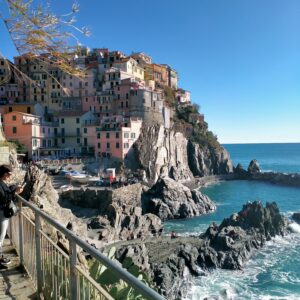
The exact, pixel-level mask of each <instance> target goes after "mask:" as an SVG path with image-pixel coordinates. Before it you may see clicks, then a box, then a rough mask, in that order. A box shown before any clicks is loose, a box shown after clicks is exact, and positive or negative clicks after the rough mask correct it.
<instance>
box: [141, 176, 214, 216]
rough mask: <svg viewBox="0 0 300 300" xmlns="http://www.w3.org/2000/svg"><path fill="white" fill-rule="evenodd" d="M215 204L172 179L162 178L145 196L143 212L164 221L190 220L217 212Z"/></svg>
mask: <svg viewBox="0 0 300 300" xmlns="http://www.w3.org/2000/svg"><path fill="white" fill-rule="evenodd" d="M215 208H216V207H215V205H214V204H213V202H212V201H211V200H210V199H209V198H208V197H207V196H205V195H203V194H202V193H200V192H199V191H195V190H192V191H191V190H190V189H189V188H187V187H186V186H184V185H182V184H180V183H178V182H176V181H175V180H173V179H171V178H167V177H166V178H160V179H159V180H158V181H157V182H156V184H155V185H154V186H153V187H152V188H151V189H149V190H148V191H147V192H145V193H144V194H143V210H144V212H146V213H153V214H155V215H157V216H159V217H160V218H161V219H162V220H169V219H178V218H189V217H194V216H199V215H202V214H205V213H208V212H211V211H213V210H215Z"/></svg>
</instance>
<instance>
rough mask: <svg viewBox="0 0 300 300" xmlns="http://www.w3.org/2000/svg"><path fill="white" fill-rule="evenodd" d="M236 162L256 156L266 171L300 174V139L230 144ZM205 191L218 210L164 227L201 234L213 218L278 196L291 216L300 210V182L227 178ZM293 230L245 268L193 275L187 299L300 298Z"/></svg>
mask: <svg viewBox="0 0 300 300" xmlns="http://www.w3.org/2000/svg"><path fill="white" fill-rule="evenodd" d="M223 146H224V147H225V148H226V149H227V150H228V151H229V153H230V156H231V159H232V160H233V163H234V165H236V164H238V163H241V164H242V166H243V167H244V168H247V167H248V165H249V162H250V161H251V160H252V159H257V160H258V162H259V164H260V167H261V169H262V170H263V171H278V172H285V173H295V172H297V173H300V144H296V143H295V144H292V143H291V144H230V145H229V144H228V145H227V144H226V145H223ZM201 191H202V192H203V193H204V194H206V195H208V196H209V197H210V198H211V199H212V200H214V201H215V203H216V205H217V210H216V211H215V212H214V213H211V214H207V215H203V216H200V217H195V218H191V219H186V220H173V221H168V222H166V223H165V228H164V229H165V231H166V232H168V231H171V230H175V231H176V232H177V233H178V234H180V235H188V234H199V233H201V232H203V231H205V230H206V228H207V227H208V225H209V224H210V223H212V222H217V223H220V222H221V221H222V220H223V219H224V218H225V217H228V216H230V215H231V214H232V213H234V212H237V211H239V210H240V209H241V208H242V205H243V204H244V203H246V202H247V201H254V200H260V201H262V203H264V204H265V202H267V201H269V202H270V201H276V203H277V204H278V206H279V208H280V210H281V212H282V213H283V214H285V215H286V216H287V217H288V218H290V217H291V215H292V213H293V212H296V211H299V212H300V187H299V188H296V187H288V186H279V185H274V184H271V183H263V182H254V181H240V180H237V181H227V182H220V183H216V184H212V185H209V186H206V187H204V188H202V189H201ZM292 226H293V228H294V233H290V234H288V235H287V236H285V237H280V236H278V237H275V238H274V239H273V240H272V241H270V242H267V244H266V245H265V246H264V247H263V248H262V249H259V250H256V252H255V253H253V255H252V257H251V259H250V260H249V261H248V262H247V263H246V264H245V266H244V268H243V270H241V271H232V270H212V271H211V272H207V274H206V276H201V277H198V278H195V279H193V282H192V285H191V288H190V289H189V292H188V293H187V295H186V297H185V299H192V300H202V299H226V300H229V299H230V300H236V299H245V300H248V299H249V300H250V299H251V300H257V299H262V300H271V299H276V300H278V299H288V300H294V299H299V300H300V225H298V224H296V223H293V225H292Z"/></svg>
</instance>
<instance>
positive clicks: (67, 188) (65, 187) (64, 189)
mask: <svg viewBox="0 0 300 300" xmlns="http://www.w3.org/2000/svg"><path fill="white" fill-rule="evenodd" d="M59 189H60V191H61V192H62V193H65V192H68V191H72V190H73V185H71V184H65V185H62V186H61V187H60V188H59Z"/></svg>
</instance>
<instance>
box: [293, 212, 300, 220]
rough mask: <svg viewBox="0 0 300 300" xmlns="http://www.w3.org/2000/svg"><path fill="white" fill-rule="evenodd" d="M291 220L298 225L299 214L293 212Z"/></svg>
mask: <svg viewBox="0 0 300 300" xmlns="http://www.w3.org/2000/svg"><path fill="white" fill-rule="evenodd" d="M292 218H293V219H294V220H295V221H296V222H298V223H300V212H295V213H293V215H292Z"/></svg>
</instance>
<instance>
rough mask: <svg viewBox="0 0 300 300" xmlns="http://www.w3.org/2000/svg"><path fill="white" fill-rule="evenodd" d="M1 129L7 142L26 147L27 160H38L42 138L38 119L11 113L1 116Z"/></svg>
mask: <svg viewBox="0 0 300 300" xmlns="http://www.w3.org/2000/svg"><path fill="white" fill-rule="evenodd" d="M3 129H4V134H5V136H6V138H7V139H8V140H10V141H14V140H15V141H19V142H20V143H21V144H23V145H24V146H25V147H26V149H27V152H28V158H31V159H34V160H37V159H38V158H39V148H40V147H41V138H42V134H41V118H40V117H38V116H35V115H31V114H26V113H22V112H17V111H12V112H9V113H7V114H5V115H4V116H3Z"/></svg>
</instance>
